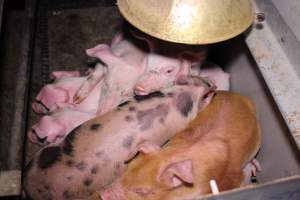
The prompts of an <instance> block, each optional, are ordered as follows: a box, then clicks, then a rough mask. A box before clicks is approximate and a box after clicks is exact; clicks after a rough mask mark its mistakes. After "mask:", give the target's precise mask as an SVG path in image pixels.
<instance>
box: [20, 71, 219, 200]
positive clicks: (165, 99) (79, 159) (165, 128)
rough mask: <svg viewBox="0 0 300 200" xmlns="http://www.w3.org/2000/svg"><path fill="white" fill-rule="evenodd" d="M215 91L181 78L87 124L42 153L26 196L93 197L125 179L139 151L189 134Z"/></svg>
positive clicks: (31, 168) (28, 174)
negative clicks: (185, 131) (181, 133)
mask: <svg viewBox="0 0 300 200" xmlns="http://www.w3.org/2000/svg"><path fill="white" fill-rule="evenodd" d="M214 89H215V87H214V86H213V85H212V84H210V83H208V82H207V81H204V80H203V79H200V78H196V77H190V78H189V79H185V80H180V79H179V81H178V85H176V86H174V87H172V88H169V89H167V90H165V91H164V92H163V93H158V94H159V95H152V98H148V99H136V100H134V101H132V102H129V103H127V104H125V105H121V106H119V107H118V108H117V109H116V110H114V111H112V112H109V113H107V114H105V115H103V116H100V117H96V118H94V119H91V120H89V121H87V122H85V123H84V124H82V125H81V126H79V127H77V128H76V129H75V130H73V131H72V132H71V133H70V134H69V135H68V136H67V137H66V138H65V139H64V140H63V141H62V142H60V143H59V144H52V145H49V146H47V147H45V148H44V149H42V150H41V151H40V152H38V153H37V155H36V156H35V157H34V158H33V160H32V161H31V162H30V163H29V165H28V166H27V167H26V169H25V174H24V188H25V191H26V194H27V195H28V197H29V198H31V199H34V200H38V199H40V200H41V199H43V200H60V199H76V198H85V197H87V196H88V195H89V194H91V193H93V192H94V191H96V190H99V189H101V188H102V187H103V186H105V185H107V184H109V183H111V182H112V181H113V180H114V179H115V178H117V177H118V176H120V175H121V173H122V172H123V171H124V170H125V169H126V167H127V163H128V162H129V161H130V160H131V159H132V158H133V157H134V156H135V155H136V153H137V152H138V151H140V150H142V151H143V152H146V151H147V149H149V148H153V144H155V145H158V146H161V145H162V144H163V143H165V142H166V141H167V140H169V139H170V138H171V137H172V136H173V135H174V134H175V133H176V132H178V131H181V130H183V129H184V128H185V127H186V125H187V124H188V123H189V122H190V121H191V120H193V119H194V118H195V116H196V114H197V113H198V111H200V110H202V109H203V108H204V107H206V105H207V104H208V103H209V102H210V99H211V97H212V94H213V93H214ZM156 94H157V93H156ZM150 97H151V95H150ZM149 144H152V146H151V145H149Z"/></svg>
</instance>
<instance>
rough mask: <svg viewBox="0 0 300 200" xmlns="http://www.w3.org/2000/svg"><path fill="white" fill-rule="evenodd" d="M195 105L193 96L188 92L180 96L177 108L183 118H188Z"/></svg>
mask: <svg viewBox="0 0 300 200" xmlns="http://www.w3.org/2000/svg"><path fill="white" fill-rule="evenodd" d="M193 104H194V103H193V99H192V97H191V94H189V93H188V92H182V93H181V94H179V95H178V97H177V101H176V108H177V110H178V111H179V112H180V113H181V114H182V115H183V116H185V117H187V116H188V114H189V112H190V111H191V110H192V109H193Z"/></svg>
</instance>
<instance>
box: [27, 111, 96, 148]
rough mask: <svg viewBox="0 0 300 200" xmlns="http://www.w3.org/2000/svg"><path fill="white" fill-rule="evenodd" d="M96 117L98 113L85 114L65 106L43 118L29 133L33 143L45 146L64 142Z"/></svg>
mask: <svg viewBox="0 0 300 200" xmlns="http://www.w3.org/2000/svg"><path fill="white" fill-rule="evenodd" d="M95 116H96V112H83V111H79V110H76V109H74V108H72V107H68V106H64V107H63V108H61V109H58V110H57V111H56V112H54V113H52V114H51V115H45V116H43V117H42V118H41V119H40V120H39V121H38V123H36V124H34V125H33V126H32V127H31V129H30V130H29V131H28V133H27V136H28V138H29V139H30V141H31V142H32V143H37V144H40V145H45V144H47V143H53V142H58V141H60V140H62V139H63V138H64V137H65V136H66V135H67V134H68V133H70V132H71V131H72V130H73V129H74V128H76V127H77V126H78V125H80V124H82V123H84V122H85V121H87V120H89V119H91V118H93V117H95Z"/></svg>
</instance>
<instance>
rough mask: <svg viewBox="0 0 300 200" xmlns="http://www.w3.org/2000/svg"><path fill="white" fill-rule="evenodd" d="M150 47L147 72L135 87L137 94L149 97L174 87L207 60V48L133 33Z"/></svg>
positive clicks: (147, 57)
mask: <svg viewBox="0 0 300 200" xmlns="http://www.w3.org/2000/svg"><path fill="white" fill-rule="evenodd" d="M133 34H134V35H135V37H137V38H139V39H141V40H144V41H146V42H147V43H148V46H149V47H150V52H149V53H148V54H147V56H146V58H145V59H146V61H145V62H146V67H145V72H144V73H143V74H142V75H141V77H139V79H138V81H137V83H136V84H135V87H134V92H135V94H138V95H147V94H149V93H151V92H153V91H157V90H161V89H163V88H166V87H170V86H172V85H173V84H174V83H175V81H176V80H177V78H178V77H180V76H189V75H190V74H191V67H192V66H197V67H198V66H201V65H202V63H203V62H204V60H205V59H206V54H207V46H200V45H197V46H191V45H183V44H171V43H168V42H164V41H162V40H157V39H155V38H153V37H150V36H149V35H146V34H143V33H141V32H133Z"/></svg>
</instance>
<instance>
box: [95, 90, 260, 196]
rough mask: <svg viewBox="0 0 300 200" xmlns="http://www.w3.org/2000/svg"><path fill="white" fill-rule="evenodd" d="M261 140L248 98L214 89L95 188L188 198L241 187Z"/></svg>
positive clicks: (105, 193) (111, 192) (108, 192)
mask: <svg viewBox="0 0 300 200" xmlns="http://www.w3.org/2000/svg"><path fill="white" fill-rule="evenodd" d="M260 143H261V132H260V127H259V124H258V121H257V119H256V111H255V107H254V105H253V104H252V103H251V101H250V100H249V99H248V98H246V97H243V96H241V95H238V94H235V93H232V92H217V94H216V95H215V97H214V98H213V100H212V102H211V103H210V105H208V107H207V108H206V109H205V110H204V111H203V112H200V113H199V114H198V115H197V117H196V118H195V119H194V120H193V121H192V122H191V123H190V124H189V125H188V127H187V128H186V129H185V130H184V131H182V132H179V133H177V134H176V135H175V136H174V138H172V139H171V140H170V141H169V142H168V143H167V144H166V145H165V146H164V147H162V148H161V149H160V148H159V147H157V146H156V145H151V144H149V146H148V148H145V149H146V150H145V151H143V150H141V153H140V155H139V156H138V157H137V158H136V159H134V160H133V161H132V162H131V163H130V164H129V167H128V169H127V170H126V171H125V173H124V174H123V175H122V176H121V177H120V178H119V179H117V180H116V181H115V182H114V183H113V184H111V185H110V186H108V187H106V189H104V190H102V191H100V192H99V194H100V196H101V198H102V199H103V200H117V199H118V200H125V199H126V200H131V199H134V200H139V199H143V200H157V199H164V200H170V199H192V198H199V197H201V196H202V195H204V194H208V193H211V192H212V189H211V187H210V183H209V182H210V181H211V180H215V181H216V183H217V186H218V188H219V190H220V191H224V190H229V189H233V188H236V187H239V186H241V185H242V184H243V183H244V181H245V179H246V178H247V176H246V174H247V173H246V172H245V169H247V168H249V167H246V166H249V165H250V163H251V162H252V160H253V159H254V156H255V155H256V154H257V152H258V150H259V147H260Z"/></svg>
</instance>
